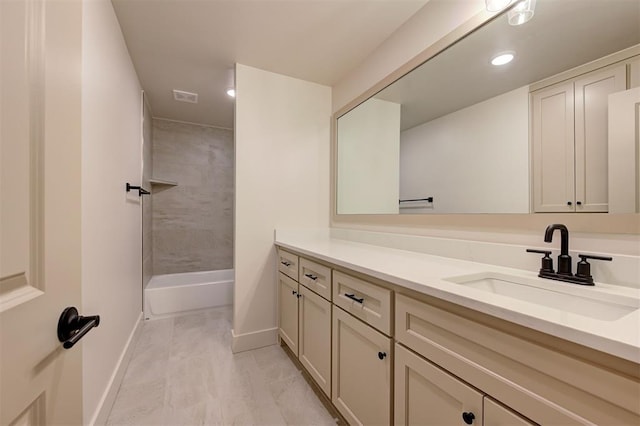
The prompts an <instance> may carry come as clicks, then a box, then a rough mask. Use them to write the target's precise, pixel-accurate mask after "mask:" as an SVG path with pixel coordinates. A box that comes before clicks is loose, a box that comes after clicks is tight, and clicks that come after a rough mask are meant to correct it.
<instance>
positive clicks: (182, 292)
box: [144, 269, 234, 319]
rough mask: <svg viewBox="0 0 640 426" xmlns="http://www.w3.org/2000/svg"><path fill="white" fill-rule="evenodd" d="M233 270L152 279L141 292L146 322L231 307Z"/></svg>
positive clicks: (169, 275) (162, 276) (161, 276)
mask: <svg viewBox="0 0 640 426" xmlns="http://www.w3.org/2000/svg"><path fill="white" fill-rule="evenodd" d="M233 281H234V271H233V269H224V270H220V271H202V272H187V273H181V274H166V275H154V276H153V277H151V280H150V281H149V284H147V286H146V287H145V289H144V317H145V319H158V318H166V317H170V316H174V315H177V314H179V313H182V312H187V311H193V310H197V309H206V308H213V307H215V306H224V305H231V304H232V303H233Z"/></svg>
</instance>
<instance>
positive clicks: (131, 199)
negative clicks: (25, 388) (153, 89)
mask: <svg viewBox="0 0 640 426" xmlns="http://www.w3.org/2000/svg"><path fill="white" fill-rule="evenodd" d="M82 55H83V57H82V307H81V308H80V312H81V313H82V314H84V315H95V314H98V315H100V320H101V321H100V327H99V328H97V329H96V330H95V331H92V332H91V333H90V334H88V335H87V337H85V338H84V339H83V340H82V352H83V374H82V376H83V400H82V401H77V403H78V404H82V405H83V412H84V414H83V416H84V422H83V423H84V424H92V423H93V421H94V420H95V419H96V416H97V415H98V414H99V410H100V409H101V407H102V406H103V403H104V402H105V400H108V396H109V390H110V389H111V388H110V387H111V384H112V382H113V381H114V380H115V373H116V371H117V368H118V366H119V364H120V360H121V357H122V356H123V355H124V353H125V350H126V348H127V346H128V342H129V339H130V336H131V335H132V333H133V331H134V330H135V328H136V326H137V324H138V321H139V319H140V318H141V311H142V284H141V276H142V256H141V254H142V241H141V238H140V235H141V233H142V229H141V217H142V215H141V202H140V199H139V198H138V195H137V193H136V194H134V193H130V194H127V193H126V192H125V183H126V182H131V183H132V184H139V183H140V181H141V178H142V176H141V164H142V144H141V140H142V126H141V124H142V123H141V111H142V99H141V98H142V97H141V88H140V84H139V83H138V78H137V76H136V73H135V70H134V68H133V64H132V63H131V59H130V57H129V54H128V52H127V48H126V46H125V43H124V40H123V37H122V34H121V32H120V27H119V25H118V22H117V20H116V16H115V14H114V12H113V8H112V6H111V2H110V1H108V0H92V1H85V2H83V35H82ZM74 349H75V348H74ZM115 386H116V387H117V384H116V385H115ZM106 405H108V402H107V404H106Z"/></svg>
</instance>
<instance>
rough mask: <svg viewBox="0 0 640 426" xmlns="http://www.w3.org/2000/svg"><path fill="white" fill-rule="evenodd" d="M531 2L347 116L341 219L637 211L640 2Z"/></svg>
mask: <svg viewBox="0 0 640 426" xmlns="http://www.w3.org/2000/svg"><path fill="white" fill-rule="evenodd" d="M529 3H533V4H534V11H533V17H532V18H531V19H530V20H528V21H527V22H525V23H522V24H520V25H512V24H514V23H515V22H513V21H514V20H515V19H511V21H512V22H510V19H509V16H508V14H507V13H504V14H502V15H500V16H497V17H495V18H494V19H493V20H491V21H490V22H488V23H486V24H485V25H483V26H482V27H481V28H479V29H477V30H476V31H474V32H472V33H471V34H469V35H467V36H466V37H464V38H462V39H461V40H459V41H457V42H456V43H454V44H453V45H451V46H449V47H448V48H446V49H445V50H444V51H442V52H441V53H439V54H437V55H436V56H433V57H432V58H431V59H429V60H428V61H427V62H425V63H424V64H422V65H420V66H419V67H417V68H415V69H414V70H413V71H411V72H410V73H408V74H406V75H404V76H403V77H402V78H400V79H398V80H397V81H395V82H394V83H392V84H390V85H389V86H387V87H386V88H384V89H383V90H381V91H379V92H378V93H376V94H375V95H374V96H373V97H371V98H369V99H367V100H366V101H364V102H362V103H360V104H359V105H358V106H356V107H355V108H353V109H351V110H349V111H347V112H346V113H344V114H342V115H340V116H339V117H338V118H337V128H336V134H337V146H336V163H335V172H336V188H335V197H336V212H337V214H338V215H344V214H360V215H362V214H405V213H411V214H415V213H418V214H452V213H494V214H496V213H498V214H504V213H520V214H529V213H533V214H537V213H549V212H556V213H594V212H598V213H637V212H638V211H639V210H638V204H639V199H640V196H639V191H640V189H639V188H640V184H639V173H638V164H639V163H640V157H639V155H640V154H639V153H640V149H639V148H638V132H637V128H638V127H637V126H638V122H639V121H640V112H639V111H640V109H639V108H638V105H640V2H639V1H638V0H537V1H530V2H529ZM516 7H519V6H518V5H516ZM511 15H513V13H512V14H511ZM500 55H507V56H502V57H500ZM509 55H511V56H509ZM508 59H511V60H510V61H508V62H506V63H503V64H500V63H501V62H505V61H507V60H508ZM492 61H493V62H496V61H497V63H498V64H492Z"/></svg>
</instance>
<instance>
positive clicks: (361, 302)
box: [333, 271, 391, 336]
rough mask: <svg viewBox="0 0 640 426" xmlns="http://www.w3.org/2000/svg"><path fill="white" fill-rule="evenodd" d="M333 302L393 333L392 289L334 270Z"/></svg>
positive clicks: (382, 329) (384, 331) (367, 321)
mask: <svg viewBox="0 0 640 426" xmlns="http://www.w3.org/2000/svg"><path fill="white" fill-rule="evenodd" d="M333 303H334V304H336V305H337V306H339V307H341V308H342V309H344V310H345V311H347V312H349V313H350V314H352V315H353V316H356V317H358V318H360V319H361V320H363V321H364V322H366V323H368V324H370V325H371V326H373V327H375V328H377V329H378V330H380V331H382V332H383V333H385V334H386V335H388V336H390V335H391V290H388V289H386V288H383V287H379V286H377V285H375V284H371V283H369V282H366V281H363V280H360V279H358V278H354V277H351V276H349V275H346V274H343V273H342V272H338V271H333Z"/></svg>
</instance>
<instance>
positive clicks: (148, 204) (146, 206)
mask: <svg viewBox="0 0 640 426" xmlns="http://www.w3.org/2000/svg"><path fill="white" fill-rule="evenodd" d="M143 120H144V121H143V127H142V138H143V144H142V187H143V188H145V189H149V190H150V189H151V184H150V183H149V179H151V176H152V173H153V163H152V162H151V159H152V149H153V133H152V120H151V111H150V110H149V106H148V105H147V103H146V102H145V104H144V117H143ZM152 205H153V198H152V197H151V196H148V195H145V196H143V197H142V286H143V287H145V286H146V285H147V284H148V283H149V280H150V279H151V276H152V275H153V250H152V241H153V231H152V229H153V228H152V217H151V209H152V208H153V207H152Z"/></svg>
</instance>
